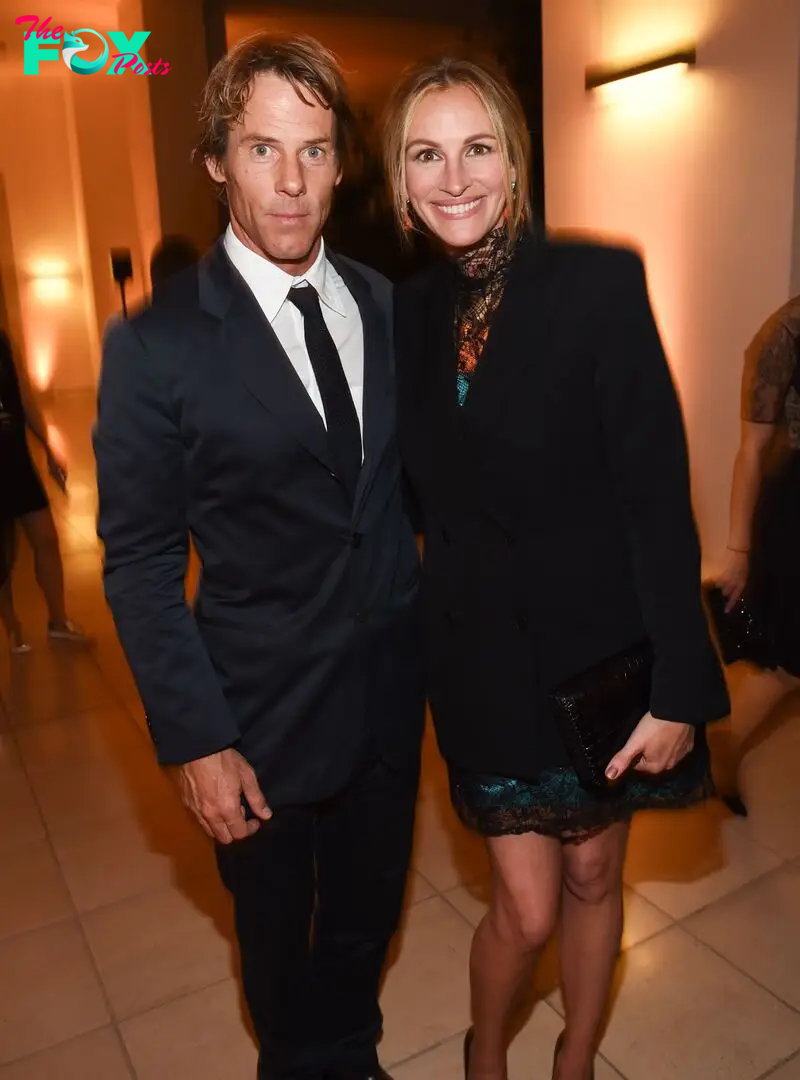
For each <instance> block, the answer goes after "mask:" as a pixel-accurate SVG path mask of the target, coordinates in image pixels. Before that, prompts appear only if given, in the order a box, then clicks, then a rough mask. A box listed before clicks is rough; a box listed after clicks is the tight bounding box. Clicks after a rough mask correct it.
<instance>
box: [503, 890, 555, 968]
mask: <svg viewBox="0 0 800 1080" xmlns="http://www.w3.org/2000/svg"><path fill="white" fill-rule="evenodd" d="M557 914H558V905H557V902H556V901H555V899H554V898H551V897H549V896H546V895H544V894H538V893H535V892H531V893H525V894H524V895H521V896H515V895H512V894H511V893H509V892H508V891H506V890H505V889H503V888H500V889H495V894H494V897H493V900H492V906H491V908H490V910H489V918H490V920H491V922H492V924H493V926H494V929H495V932H496V933H497V934H498V936H499V937H500V938H501V939H502V940H503V942H504V943H506V944H508V945H513V946H515V947H516V948H518V949H522V950H524V951H526V952H536V951H537V950H538V949H541V948H542V947H543V946H544V945H545V944H546V943H547V941H548V939H549V938H550V936H551V934H552V933H553V930H554V929H555V925H556V918H557Z"/></svg>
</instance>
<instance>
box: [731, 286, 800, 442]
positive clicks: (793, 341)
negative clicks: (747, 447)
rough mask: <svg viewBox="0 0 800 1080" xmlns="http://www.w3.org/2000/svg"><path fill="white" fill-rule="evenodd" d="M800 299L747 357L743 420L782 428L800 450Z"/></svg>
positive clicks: (770, 324) (763, 332) (764, 330)
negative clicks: (799, 362) (799, 364)
mask: <svg viewBox="0 0 800 1080" xmlns="http://www.w3.org/2000/svg"><path fill="white" fill-rule="evenodd" d="M798 353H800V296H796V297H795V298H794V299H793V300H790V301H789V302H788V304H784V306H783V307H782V308H780V309H779V310H778V311H776V312H775V314H774V315H771V316H770V318H769V319H767V321H766V322H765V323H764V325H763V326H762V327H761V329H760V330H759V332H758V333H757V334H756V336H755V338H754V339H753V341H752V343H751V345H750V347H749V348H748V350H747V353H746V356H745V376H744V387H743V400H742V417H743V418H744V419H745V420H749V421H750V422H751V423H756V424H779V425H781V427H783V428H785V430H786V434H787V436H788V442H789V445H790V446H791V448H792V449H793V450H800V377H799V376H800V373H799V372H798Z"/></svg>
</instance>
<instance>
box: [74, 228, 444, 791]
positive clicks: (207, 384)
mask: <svg viewBox="0 0 800 1080" xmlns="http://www.w3.org/2000/svg"><path fill="white" fill-rule="evenodd" d="M329 257H330V258H331V260H332V261H333V262H334V265H335V266H336V269H337V270H338V272H339V273H340V274H341V276H342V277H343V279H344V281H345V283H346V284H347V286H348V288H349V290H350V291H351V293H352V294H353V296H354V298H355V300H356V302H357V303H358V307H359V310H360V313H361V318H362V321H363V327H364V372H365V385H364V442H365V460H364V465H363V468H362V472H361V477H360V482H359V486H358V490H357V493H356V498H355V502H354V503H353V502H351V501H350V500H348V497H347V494H346V489H345V487H344V486H343V484H342V483H341V482H340V480H339V479H338V478H337V476H336V472H335V466H334V461H333V456H332V454H331V450H330V446H329V443H328V437H327V432H326V430H325V426H324V424H323V422H322V420H321V418H320V416H319V414H318V412H317V410H316V409H315V407H314V405H313V403H312V402H311V400H310V398H309V396H308V394H307V392H306V390H305V389H304V387H303V385H302V383H301V381H300V380H299V378H298V377H297V374H296V373H295V371H294V369H293V367H292V365H291V363H290V361H289V359H288V357H287V356H286V354H285V352H284V350H283V349H282V347H281V346H280V344H279V342H278V339H277V338H276V336H275V334H274V333H273V331H272V328H271V327H270V325H269V323H268V322H267V320H266V319H265V318H264V316H263V313H262V311H261V309H260V307H259V306H258V303H257V302H256V300H255V298H254V297H253V295H252V293H251V291H250V290H249V288H248V287H247V286H246V285H245V283H244V281H243V280H242V279H241V277H240V276H239V274H238V272H237V271H236V270H235V269H234V268H233V266H232V264H231V263H230V261H229V260H228V258H227V256H226V254H225V251H224V247H223V245H222V242H221V241H219V242H218V243H217V244H216V246H215V247H214V248H213V249H212V251H211V252H210V254H209V255H208V256H207V257H206V258H205V259H204V260H203V261H202V262H201V263H200V264H199V266H198V267H195V268H192V269H190V270H188V271H185V272H183V273H181V274H179V275H177V276H176V277H175V278H174V279H173V280H171V281H169V282H167V283H166V284H165V286H164V287H163V290H162V291H161V292H160V294H159V296H158V297H157V298H156V299H155V301H154V302H153V304H152V305H151V306H150V307H149V308H147V309H145V310H144V311H142V312H141V313H139V314H138V315H136V316H135V317H134V318H133V319H131V320H130V321H129V322H124V323H121V324H120V325H119V326H117V327H115V328H114V329H113V330H112V331H111V332H110V333H109V335H108V337H107V339H106V343H105V348H104V357H103V370H102V376H101V381H100V390H99V408H98V420H97V426H96V429H95V439H94V442H95V453H96V458H97V469H98V487H99V495H100V513H99V533H100V536H101V538H102V540H103V542H104V544H105V571H104V572H105V588H106V596H107V598H108V601H109V604H110V606H111V610H112V612H113V615H114V619H115V622H116V626H117V630H118V633H119V637H120V640H121V642H122V645H123V648H124V650H125V653H126V655H127V658H128V661H129V663H130V666H131V669H132V671H133V674H134V677H135V679H136V682H137V685H138V687H139V691H140V693H141V696H142V699H143V702H144V706H145V710H146V713H147V719H148V724H149V728H150V731H151V734H152V737H153V740H154V743H155V745H156V748H157V751H158V756H159V759H160V761H161V762H162V763H165V764H167V763H182V762H186V761H190V760H194V759H196V758H199V757H203V756H205V755H208V754H211V753H214V752H215V751H218V750H220V749H223V748H226V747H231V746H232V747H236V748H237V749H239V750H240V751H241V752H242V753H243V754H244V756H245V757H246V758H247V759H248V760H249V761H250V763H251V764H252V765H253V766H254V768H255V769H256V772H257V773H258V775H259V779H260V780H261V783H262V785H263V787H264V791H265V794H266V797H267V799H268V801H269V802H270V803H271V804H272V805H280V804H281V803H283V804H290V803H297V802H308V801H315V800H317V799H320V798H324V797H326V796H328V795H331V794H333V793H335V792H336V791H337V790H340V789H341V788H342V787H343V786H344V785H345V784H346V783H347V781H348V780H349V779H350V778H351V777H352V775H353V774H354V772H355V771H356V769H357V768H358V767H359V764H360V763H361V762H363V761H365V760H366V759H368V758H369V757H370V756H372V757H373V758H374V757H375V756H376V755H377V756H380V757H382V758H383V759H384V760H385V761H387V762H388V763H389V764H392V763H395V764H397V765H398V767H404V766H406V765H412V766H413V765H414V763H415V762H416V760H417V755H418V753H419V742H420V734H421V728H422V722H423V687H422V676H421V658H420V643H419V628H418V619H419V614H418V599H417V583H418V576H419V567H418V555H417V547H416V543H415V538H414V535H413V530H412V528H411V527H410V525H409V523H408V520H407V518H406V516H405V514H404V510H403V497H402V484H401V469H400V461H399V456H398V448H397V443H396V435H395V392H394V360H393V351H392V341H391V319H392V310H391V308H392V291H391V285H390V284H389V282H388V281H386V279H384V278H382V277H381V276H380V275H379V274H376V273H375V272H374V271H372V270H369V269H368V268H367V267H364V266H361V265H359V264H356V263H354V262H352V261H351V260H349V259H345V258H338V257H336V256H333V255H329ZM190 537H191V540H192V541H193V543H194V546H195V548H196V551H197V553H198V555H199V558H200V562H201V565H202V572H201V579H200V585H199V588H198V593H197V596H196V599H195V602H194V605H193V606H191V605H190V604H189V603H188V602H187V598H186V595H185V587H184V580H185V574H186V568H187V560H188V554H189V543H190Z"/></svg>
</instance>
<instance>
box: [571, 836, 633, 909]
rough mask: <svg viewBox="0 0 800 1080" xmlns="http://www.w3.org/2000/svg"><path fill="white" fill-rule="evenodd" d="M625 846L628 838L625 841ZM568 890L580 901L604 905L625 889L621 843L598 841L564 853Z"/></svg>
mask: <svg viewBox="0 0 800 1080" xmlns="http://www.w3.org/2000/svg"><path fill="white" fill-rule="evenodd" d="M622 843H623V845H624V841H622ZM563 880H564V889H565V890H566V892H568V893H569V894H570V896H572V897H574V898H575V899H576V900H581V901H583V902H584V903H586V904H601V903H603V901H604V900H607V899H608V898H609V897H610V896H618V895H619V894H620V893H621V892H622V851H621V850H620V844H619V843H605V844H603V843H595V844H593V845H592V847H589V846H588V845H587V847H586V850H583V851H582V850H581V849H580V847H577V848H574V849H573V850H572V851H570V852H565V855H564V879H563Z"/></svg>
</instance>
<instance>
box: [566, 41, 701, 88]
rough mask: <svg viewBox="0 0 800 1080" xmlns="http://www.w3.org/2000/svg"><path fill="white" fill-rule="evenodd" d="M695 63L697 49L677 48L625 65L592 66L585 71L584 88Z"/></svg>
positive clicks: (688, 66) (692, 65)
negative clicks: (650, 58) (640, 61)
mask: <svg viewBox="0 0 800 1080" xmlns="http://www.w3.org/2000/svg"><path fill="white" fill-rule="evenodd" d="M696 63H697V50H696V49H694V48H691V49H679V50H678V51H676V52H671V53H667V54H666V55H664V56H658V57H656V58H655V59H652V60H645V61H643V62H642V63H639V64H632V65H629V66H627V67H594V68H589V69H588V70H587V72H586V90H587V92H589V91H591V90H597V89H598V88H599V87H602V86H608V85H609V83H619V82H622V80H623V79H634V78H636V76H638V75H649V74H650V73H651V72H653V71H661V70H662V69H664V68H674V69H678V68H684V69H686V68H690V67H694V66H695V64H696Z"/></svg>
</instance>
